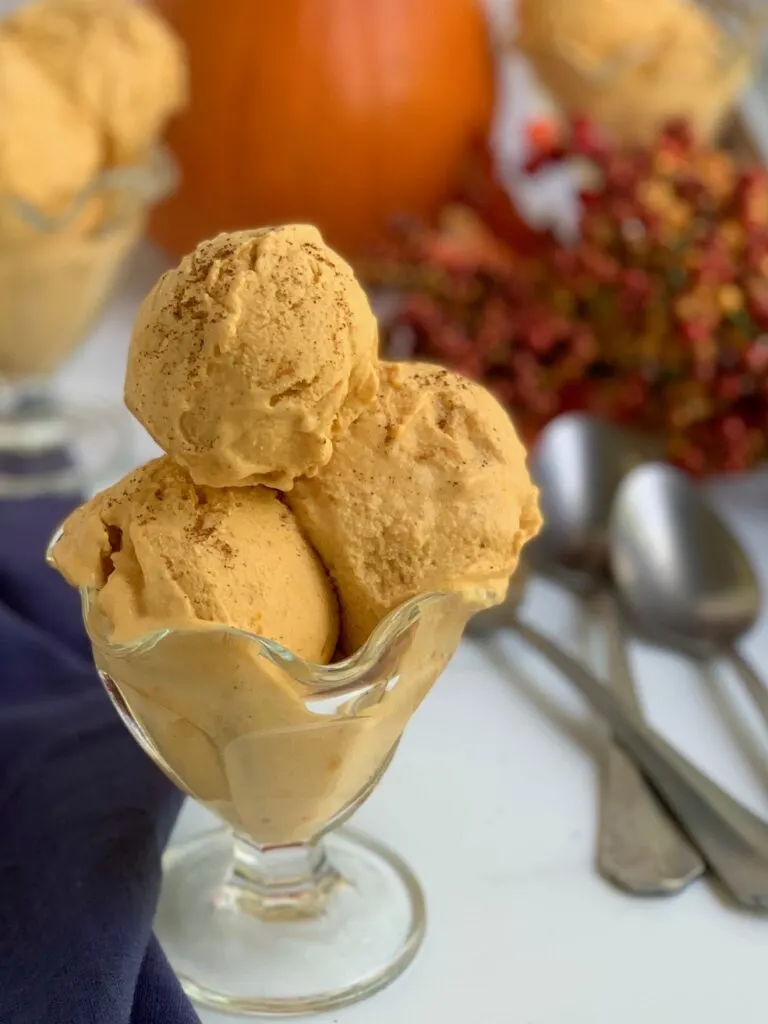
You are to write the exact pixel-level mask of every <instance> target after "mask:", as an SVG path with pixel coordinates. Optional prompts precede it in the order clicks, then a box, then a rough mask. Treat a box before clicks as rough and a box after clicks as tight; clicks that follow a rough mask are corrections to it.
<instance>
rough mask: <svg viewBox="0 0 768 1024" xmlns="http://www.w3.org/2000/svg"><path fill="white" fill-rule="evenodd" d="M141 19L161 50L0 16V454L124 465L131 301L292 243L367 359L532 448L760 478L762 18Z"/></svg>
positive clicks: (765, 92)
mask: <svg viewBox="0 0 768 1024" xmlns="http://www.w3.org/2000/svg"><path fill="white" fill-rule="evenodd" d="M78 6H79V7H80V9H81V14H79V15H76V14H73V13H72V12H73V11H74V10H76V9H77V8H78ZM142 6H143V7H145V8H151V9H152V10H153V11H154V12H157V13H158V14H159V15H160V16H161V17H162V18H163V19H164V21H165V23H166V25H165V26H163V29H162V31H160V30H159V29H158V28H157V25H159V24H162V23H160V22H158V21H157V19H153V26H154V27H152V26H149V27H148V26H145V25H143V24H139V22H138V21H135V19H134V20H131V19H129V18H128V16H127V15H126V14H125V10H126V9H127V8H130V7H131V5H130V4H129V3H128V2H127V0H125V2H120V3H117V2H116V0H104V2H102V3H98V2H94V0H85V3H83V0H59V3H56V2H55V0H37V2H35V3H32V4H28V5H25V4H19V3H18V2H15V0H0V15H2V16H3V17H4V18H5V19H6V20H5V22H4V24H3V29H2V30H0V44H2V46H0V309H1V310H2V312H3V317H2V320H1V321H0V382H1V386H2V392H3V393H2V402H1V403H0V449H3V450H5V451H10V452H13V451H15V450H16V449H24V450H25V451H29V450H34V451H36V452H37V451H39V448H40V445H41V444H44V443H47V442H46V441H45V439H46V438H49V439H50V438H55V439H57V440H58V441H61V439H62V437H63V436H65V433H66V431H69V434H67V435H66V436H68V437H70V438H71V439H73V443H75V442H76V444H77V445H80V447H81V448H82V451H83V452H84V454H83V455H82V458H83V459H85V461H86V462H89V463H92V464H93V467H94V469H95V467H96V465H97V464H100V469H99V472H100V475H101V479H100V480H99V482H102V480H103V479H104V477H105V476H108V477H112V478H113V477H114V476H115V475H116V472H117V471H118V470H117V463H116V461H115V460H114V459H113V458H112V455H113V454H114V448H115V447H116V442H115V443H114V444H113V443H110V445H109V446H108V447H109V453H110V455H109V458H108V457H107V452H106V448H105V445H106V434H107V433H108V432H107V431H106V429H105V424H106V423H107V421H108V419H109V421H110V422H111V423H112V424H113V426H114V431H115V433H116V434H121V433H122V434H124V433H125V432H126V431H130V432H132V433H131V439H130V454H126V452H125V451H123V458H124V459H127V460H128V461H131V462H135V461H137V459H138V458H141V457H144V456H145V455H146V454H149V453H151V452H152V451H153V450H154V449H153V447H152V445H151V444H150V442H149V441H148V440H147V439H146V438H145V437H144V436H143V435H142V434H141V433H140V432H139V428H137V427H136V426H134V425H132V424H129V423H128V418H127V416H126V415H125V414H123V412H122V411H121V410H117V409H116V408H115V406H116V405H117V404H118V402H119V398H120V393H121V388H122V376H123V362H124V357H125V350H126V345H127V340H128V334H129V330H130V323H131V320H132V316H133V314H134V312H135V309H136V306H137V304H138V302H139V301H140V299H141V297H142V296H143V294H145V293H146V291H147V290H148V288H149V287H150V286H151V285H152V283H153V282H154V280H155V279H156V277H157V275H158V274H159V273H160V272H161V271H162V269H164V267H166V266H168V265H170V264H171V263H172V262H175V261H176V260H178V259H179V258H180V257H181V256H182V255H183V254H184V253H185V252H188V251H189V250H191V249H192V248H193V247H194V246H195V244H196V243H197V242H198V241H200V240H201V239H202V238H205V237H209V236H211V235H213V234H215V233H216V232H218V231H221V230H227V229H233V228H239V227H246V226H253V225H257V224H263V223H278V222H282V221H291V220H298V221H311V222H314V223H317V224H318V226H319V227H320V228H321V230H322V231H323V233H324V235H325V237H326V239H327V241H328V242H329V243H330V244H331V245H333V246H334V247H336V248H338V249H339V251H341V252H342V253H343V255H344V256H345V257H347V258H348V259H349V260H350V262H352V264H353V265H354V266H355V269H356V270H357V272H358V274H359V275H360V276H361V277H362V278H363V279H364V280H365V282H366V283H367V285H368V286H369V287H370V289H371V291H372V293H373V295H374V296H375V298H376V302H377V304H378V307H379V310H380V312H381V320H382V345H383V348H384V350H385V352H387V353H391V354H392V355H394V356H396V357H398V358H401V357H407V356H409V355H415V356H418V357H419V358H426V359H429V360H436V361H440V362H443V363H445V364H446V365H449V366H453V367H454V368H456V369H458V370H460V371H461V372H463V373H465V374H467V375H469V376H472V377H475V378H477V379H480V380H483V381H484V382H485V383H487V384H488V385H489V386H490V387H491V388H492V389H493V390H494V392H495V393H496V394H497V395H498V396H499V397H500V398H501V400H502V401H503V402H504V403H505V404H506V405H507V407H508V408H509V410H510V412H511V413H512V415H513V416H514V417H515V419H516V421H517V423H518V424H519V426H520V428H521V430H522V431H523V433H524V434H525V436H526V439H527V440H528V441H529V442H533V441H534V440H535V438H536V437H537V436H538V433H539V431H540V430H541V429H542V427H543V426H544V425H545V424H546V423H548V422H549V421H550V420H551V419H552V418H554V417H555V416H557V415H558V414H560V413H562V412H567V411H572V410H583V409H584V410H589V411H592V412H595V413H597V414H599V415H601V416H604V417H606V418H608V419H610V420H612V421H615V422H619V423H621V424H623V425H625V426H629V427H631V428H632V429H636V430H639V431H642V432H643V434H644V435H645V436H646V437H647V438H648V443H649V444H650V445H651V446H652V448H654V449H655V450H657V451H658V452H659V453H661V454H662V455H663V456H664V457H665V458H668V459H669V460H670V461H672V462H674V463H675V464H677V465H679V466H681V467H683V468H684V469H686V470H688V471H689V472H691V473H693V474H695V475H699V476H701V475H712V474H716V475H719V474H723V473H742V472H744V471H746V470H750V469H752V468H754V467H755V466H757V465H759V464H760V463H761V462H762V461H763V460H764V458H765V457H766V455H767V454H768V279H767V278H766V270H768V177H767V176H766V173H765V171H764V169H763V165H764V163H765V160H766V158H768V77H766V71H765V61H764V59H763V55H764V38H765V28H766V25H767V24H768V7H766V5H765V4H763V3H761V2H759V0H644V2H643V3H642V4H635V3H634V2H631V0H517V2H515V0H487V2H486V3H481V2H480V0H365V2H360V0H358V2H352V0H289V2H283V3H280V4H266V5H264V4H261V5H253V4H252V3H248V2H246V0H230V2H229V3H228V4H227V7H226V17H224V16H222V9H221V8H220V7H218V6H216V5H211V4H207V3H202V2H198V0H157V3H155V4H146V5H142ZM83 9H88V10H89V14H88V16H87V17H86V16H84V15H82V10H83ZM109 11H112V14H109ZM116 11H117V12H118V13H117V14H115V12H116ZM121 11H122V13H120V12H121ZM109 18H113V20H114V23H115V24H117V22H118V21H119V20H120V18H122V19H123V22H124V23H125V24H128V23H129V21H130V25H131V31H130V32H127V33H126V32H124V33H123V37H122V41H121V42H120V43H119V44H118V43H116V42H115V39H116V38H117V32H116V30H114V31H113V34H112V35H110V31H112V29H110V26H109V24H108V22H109ZM100 19H101V21H100ZM134 22H135V24H134ZM94 26H96V27H94ZM3 33H5V35H6V37H7V38H6V42H5V43H3ZM19 53H21V54H22V57H23V58H24V60H25V61H27V62H28V63H27V65H24V66H23V67H22V65H21V60H20V58H19ZM17 62H18V66H17ZM29 62H31V63H32V64H34V69H33V70H34V75H35V76H38V77H39V75H40V74H42V75H43V77H45V78H46V80H47V83H41V82H39V81H38V80H37V78H35V79H34V81H33V78H32V72H31V71H30V67H29V66H28V64H29ZM185 63H186V66H187V68H188V71H187V72H184V64H185ZM3 64H5V69H4V68H3ZM75 68H76V69H77V71H76V72H75V71H74V70H73V69H75ZM67 76H69V77H67ZM51 83H53V85H54V87H55V89H56V90H57V93H56V95H55V96H54V95H52V94H50V89H49V86H50V85H51ZM116 83H120V85H119V88H118V87H117V85H116ZM43 85H45V89H44V88H43ZM118 94H120V96H121V97H122V98H121V99H120V101H119V102H118V100H117V99H115V97H117V96H118ZM109 96H111V97H112V99H111V100H109V102H107V101H106V100H103V97H109ZM62 97H63V99H64V100H66V103H67V111H66V116H65V111H64V109H63V107H61V103H62ZM73 99H74V103H72V102H71V101H72V100H73ZM102 101H103V102H102ZM110 103H111V106H110ZM120 103H122V104H123V106H122V107H121V106H120ZM89 104H90V106H89ZM99 104H101V107H100V106H99ZM102 107H103V109H102ZM3 108H4V109H3ZM73 109H74V112H75V119H74V120H72V122H71V123H70V120H69V118H70V114H71V112H72V110H73ZM84 111H85V112H86V113H87V114H88V115H89V116H91V115H93V118H94V119H95V123H96V126H97V129H98V131H97V139H96V145H97V149H98V152H97V154H96V157H95V159H91V160H90V162H89V160H88V159H87V158H86V156H85V153H86V149H87V146H88V144H89V142H88V139H86V138H85V137H84V135H83V131H82V125H81V124H79V123H78V122H77V117H78V116H80V115H81V114H82V113H83V112H84ZM137 111H140V112H141V116H139V115H138V114H137ZM142 117H143V119H144V122H146V123H144V122H142ZM3 121H5V128H3ZM140 122H141V124H140ZM89 123H90V122H89ZM129 128H130V130H129ZM139 128H141V130H142V131H144V132H145V134H144V135H141V134H140V133H139ZM131 132H133V133H134V134H133V136H132V135H131ZM67 133H68V134H67ZM78 133H79V134H78ZM161 140H163V141H162V142H161ZM20 154H21V155H20ZM81 158H82V159H81ZM3 160H5V161H6V164H7V166H6V168H5V169H4V168H3V167H2V166H1V165H2V162H3ZM51 168H52V169H54V170H55V174H53V173H49V169H51ZM22 334H23V336H24V342H23V344H22V345H20V343H19V337H20V336H21V335H22ZM41 395H45V396H46V397H45V400H44V401H43V400H42V398H41ZM94 402H98V403H100V408H101V412H99V413H96V412H94V414H93V416H92V419H91V422H90V426H89V425H88V424H87V423H84V418H86V417H85V414H84V413H83V411H82V410H83V409H86V408H87V407H91V406H93V404H94ZM41 403H42V404H41ZM67 403H68V404H69V406H72V405H76V406H78V408H79V409H80V411H79V413H78V415H77V416H73V414H72V411H71V408H70V410H69V411H68V412H67V411H66V410H65V408H64V406H65V405H66V404H67ZM106 406H110V407H111V408H110V412H109V417H107V416H106V413H105V412H104V410H105V408H106ZM41 409H44V415H42V414H41ZM30 410H31V412H30ZM46 431H47V432H46ZM89 431H90V435H91V436H90V437H87V434H88V432H89ZM94 435H98V436H94ZM41 439H42V440H41ZM123 447H124V446H123ZM107 466H109V468H108V469H107V468H106V467H107ZM120 468H123V467H122V466H121V467H120ZM10 489H12V488H10Z"/></svg>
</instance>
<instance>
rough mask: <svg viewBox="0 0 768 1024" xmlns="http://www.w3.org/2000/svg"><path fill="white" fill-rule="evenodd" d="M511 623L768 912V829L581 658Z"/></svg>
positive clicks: (736, 884) (729, 880) (732, 881)
mask: <svg viewBox="0 0 768 1024" xmlns="http://www.w3.org/2000/svg"><path fill="white" fill-rule="evenodd" d="M509 625H510V628H511V629H513V630H514V631H515V632H516V633H517V634H518V635H519V636H521V637H522V638H523V639H524V640H526V641H527V642H528V643H529V644H530V645H531V646H532V647H534V648H535V649H536V650H537V651H538V652H539V653H540V654H541V655H542V656H543V657H545V658H546V659H547V660H548V661H550V662H551V663H552V664H553V665H555V667H557V668H558V669H559V670H560V671H561V672H562V673H563V674H564V675H565V676H567V677H568V678H569V679H570V680H571V682H572V683H573V684H574V685H575V686H576V687H577V689H578V690H579V691H580V693H581V694H582V696H583V697H585V698H586V700H587V702H588V703H589V704H591V706H592V707H593V708H594V709H595V710H596V711H597V712H598V713H599V714H601V715H602V716H603V717H604V718H605V719H606V721H607V722H608V724H609V725H610V726H611V728H612V729H613V731H614V733H615V735H616V736H617V737H618V739H620V740H621V742H622V743H623V745H624V746H625V747H626V748H627V750H628V751H629V752H630V753H631V754H632V755H633V757H635V759H636V760H637V762H638V764H639V765H640V766H641V768H642V769H643V771H644V772H645V774H646V775H647V776H648V778H650V779H651V781H652V782H653V783H654V785H655V787H656V789H657V790H658V792H659V795H660V796H661V797H662V799H663V800H664V802H665V803H666V804H667V805H668V806H669V808H670V810H671V811H672V812H673V813H674V815H675V817H676V818H677V820H678V821H679V822H680V823H681V824H682V825H683V826H684V828H685V830H686V831H687V832H688V834H689V836H690V837H691V840H692V841H693V842H694V844H695V845H696V847H697V848H698V849H699V851H700V852H701V853H702V855H703V856H704V858H705V860H706V862H707V864H708V865H709V867H710V868H711V870H712V871H713V873H714V874H715V875H717V877H718V878H719V879H720V881H721V882H722V883H723V885H724V886H725V887H726V888H727V889H728V891H729V892H730V893H731V894H732V896H733V897H734V899H735V900H736V901H737V902H738V903H740V904H742V905H744V906H746V907H752V908H762V909H768V825H766V823H765V822H763V821H761V819H760V818H758V817H757V816H756V815H754V814H752V812H751V811H749V810H748V809H747V808H746V807H744V806H742V805H741V804H740V803H738V801H736V800H734V799H733V797H731V796H729V795H728V793H726V792H725V791H724V790H723V789H721V788H720V787H719V786H718V785H716V784H715V783H714V782H712V780H711V779H709V778H707V776H706V775H704V774H703V773H702V772H700V771H699V770H698V768H696V767H694V765H693V764H691V762H690V761H689V760H688V759H687V758H685V757H683V756H682V754H679V753H678V752H677V751H676V750H675V749H674V747H672V746H671V745H670V744H669V743H667V742H666V740H664V739H662V737H661V736H660V735H659V734H658V733H657V732H656V731H655V730H653V729H651V728H650V727H649V726H647V725H645V724H644V723H643V722H642V720H640V719H638V718H637V716H636V715H635V714H633V712H632V710H631V708H630V707H629V705H628V704H627V703H626V702H625V701H623V700H620V699H619V698H617V697H616V696H614V694H613V693H611V691H610V690H609V689H608V688H607V687H606V686H603V684H602V683H600V682H599V681H598V680H597V678H596V677H595V676H594V675H592V673H591V672H589V671H587V670H586V669H585V668H584V666H583V665H581V664H580V663H579V662H578V661H577V660H576V659H575V658H572V657H571V656H570V655H569V654H567V653H566V652H565V651H563V650H561V649H560V648H559V647H557V646H556V645H555V644H553V643H552V641H550V640H548V639H547V638H546V637H544V636H542V635H541V634H540V633H538V632H537V631H536V630H534V629H531V627H530V626H527V625H525V624H524V623H522V622H520V621H519V620H515V621H514V622H510V624H509Z"/></svg>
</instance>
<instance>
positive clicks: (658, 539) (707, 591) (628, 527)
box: [611, 463, 768, 722]
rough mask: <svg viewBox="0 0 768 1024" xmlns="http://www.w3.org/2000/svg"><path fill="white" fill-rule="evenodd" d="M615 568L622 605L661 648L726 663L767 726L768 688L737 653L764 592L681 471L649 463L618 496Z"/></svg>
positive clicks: (613, 539) (720, 523) (723, 526)
mask: <svg viewBox="0 0 768 1024" xmlns="http://www.w3.org/2000/svg"><path fill="white" fill-rule="evenodd" d="M611 561H612V565H613V571H614V576H615V580H616V584H617V586H618V587H619V588H620V592H621V596H622V600H623V601H624V603H625V604H626V605H627V607H628V608H629V609H630V610H631V612H632V613H633V614H634V615H635V616H636V617H637V619H638V621H639V622H640V623H641V624H642V625H644V626H645V627H646V629H648V631H649V632H650V633H651V634H652V635H653V636H655V637H656V638H657V639H658V640H659V641H660V642H663V643H666V644H668V645H669V646H672V647H675V648H677V649H678V650H679V649H683V650H684V651H685V652H686V653H687V654H691V655H693V656H695V657H699V658H703V659H710V658H717V657H720V658H724V659H726V660H727V661H728V662H730V664H731V665H733V667H734V668H735V669H736V670H737V672H738V674H739V676H740V677H741V679H742V680H743V682H744V684H745V686H746V687H747V690H748V691H749V694H750V696H751V698H752V700H753V701H754V703H755V705H756V706H757V708H758V709H759V710H760V713H761V714H762V716H763V718H764V719H765V720H766V722H768V689H766V687H765V684H764V683H763V681H762V680H761V678H760V676H759V675H758V673H757V672H756V671H755V669H754V668H753V667H752V665H751V664H750V663H749V661H748V660H747V659H746V657H745V656H744V655H743V654H741V653H740V652H739V651H738V650H737V648H736V647H735V643H736V641H737V640H738V639H739V638H740V637H741V636H743V635H744V634H745V633H747V632H748V631H749V630H750V629H751V628H752V626H754V624H755V622H756V620H757V618H758V615H759V613H760V604H761V598H760V586H759V584H758V581H757V577H756V575H755V571H754V569H753V568H752V565H751V563H750V561H749V558H748V557H747V555H746V554H745V552H744V550H743V548H742V547H741V545H740V544H739V542H738V541H737V540H736V538H735V537H734V536H733V534H732V533H731V531H730V530H729V529H728V527H727V526H726V524H725V523H724V522H723V520H722V519H721V518H720V517H719V516H718V514H717V513H716V512H715V510H714V509H713V508H712V506H711V505H710V504H709V502H708V501H707V499H706V498H705V497H704V495H703V494H702V492H701V491H700V490H699V489H698V488H696V487H695V486H694V485H693V484H692V483H691V482H690V481H689V480H688V478H687V477H685V476H684V475H683V474H682V473H680V472H679V471H678V470H676V469H673V468H672V467H670V466H667V465H664V464H662V463H649V464H648V465H646V466H642V467H640V468H638V469H636V470H634V471H633V472H632V473H631V474H630V475H629V476H628V477H627V479H626V480H625V481H624V482H623V483H622V485H621V487H620V488H619V491H618V492H617V496H616V502H615V505H614V510H613V513H612V517H611Z"/></svg>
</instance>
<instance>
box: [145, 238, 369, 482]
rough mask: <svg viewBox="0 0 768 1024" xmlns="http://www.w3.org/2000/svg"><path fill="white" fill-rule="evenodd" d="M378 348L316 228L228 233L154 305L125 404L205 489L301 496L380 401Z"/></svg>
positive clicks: (338, 262)
mask: <svg viewBox="0 0 768 1024" xmlns="http://www.w3.org/2000/svg"><path fill="white" fill-rule="evenodd" d="M377 348H378V335H377V327H376V320H375V318H374V316H373V313H372V312H371V309H370V306H369V304H368V300H367V298H366V296H365V293H364V292H363V290H362V288H361V287H360V285H359V284H358V282H357V280H356V279H355V276H354V274H353V273H352V270H351V269H350V267H349V266H348V265H347V264H346V263H345V262H344V261H343V260H342V259H341V258H340V257H339V256H337V255H336V253H334V252H333V251H332V250H330V249H329V248H328V247H327V246H326V245H325V244H324V242H323V240H322V238H321V236H320V233H319V232H318V231H317V229H316V228H313V227H307V226H304V225H288V226H286V227H279V228H264V229H261V230H255V231H241V232H236V233H233V234H224V235H219V236H218V237H217V238H214V239H213V240H212V241H207V242H203V243H201V244H200V245H199V246H198V247H197V249H196V250H195V251H194V252H193V253H191V254H190V255H189V256H186V257H185V258H184V259H183V260H182V261H181V263H180V264H179V266H178V267H177V268H175V269H174V270H170V271H168V272H167V273H166V274H164V275H163V277H161V278H160V280H159V281H158V283H157V285H156V286H155V287H154V288H153V290H152V291H151V292H150V294H149V295H148V296H147V298H146V299H145V301H144V303H143V305H142V307H141V310H140V311H139V315H138V317H137V320H136V325H135V328H134V332H133V338H132V341H131V348H130V354H129V358H128V371H127V375H126V381H125V400H126V404H127V405H128V408H129V409H130V410H131V411H132V412H133V413H134V415H135V416H136V417H137V419H139V420H140V421H141V423H143V424H144V426H145V427H146V429H147V430H148V431H149V433H150V434H151V435H152V436H153V437H154V439H155V440H156V441H157V443H158V444H159V445H160V446H161V448H163V449H164V450H165V451H166V452H168V454H169V455H171V456H172V457H173V458H174V459H176V460H177V461H178V462H180V463H182V464H183V465H185V466H186V467H187V468H188V469H189V471H190V473H191V475H192V477H193V478H194V479H195V480H196V481H197V482H198V483H205V484H210V485H213V486H219V487H221V486H229V485H248V484H258V483H262V484H269V485H270V486H273V487H278V488H281V489H288V488H290V487H291V486H292V485H293V482H294V480H295V479H296V478H297V477H299V476H311V475H313V474H315V473H316V472H317V471H318V469H319V468H320V467H321V466H323V465H325V463H327V462H328V460H329V459H330V457H331V451H332V446H333V440H334V438H335V437H337V436H339V435H340V434H342V433H343V432H344V430H345V429H346V428H347V427H348V426H349V425H350V424H351V423H352V422H353V421H354V420H355V418H356V417H357V416H358V415H360V413H361V412H362V411H363V409H364V408H365V407H366V404H367V403H368V402H369V401H370V400H371V399H372V398H373V396H374V394H375V393H376V384H377V377H378V369H377Z"/></svg>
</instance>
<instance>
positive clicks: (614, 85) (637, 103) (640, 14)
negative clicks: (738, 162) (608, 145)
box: [517, 0, 768, 142]
mask: <svg viewBox="0 0 768 1024" xmlns="http://www.w3.org/2000/svg"><path fill="white" fill-rule="evenodd" d="M594 6H595V5H594V4H592V3H591V0H586V2H585V0H574V4H573V12H574V13H575V12H578V10H579V8H580V7H583V8H584V12H583V14H582V16H581V22H580V24H579V25H577V26H576V29H575V34H571V33H572V32H574V25H575V24H576V23H575V21H574V18H573V17H571V16H570V15H569V18H568V20H567V22H566V25H565V26H560V25H558V24H555V25H554V28H553V29H552V30H551V31H550V28H549V27H547V26H549V21H547V20H544V14H543V13H542V14H541V15H540V14H538V13H537V14H536V15H535V17H532V16H531V15H530V14H528V15H525V17H524V18H523V24H522V26H521V31H520V35H519V37H518V40H517V42H518V46H519V48H520V49H521V50H522V52H523V53H524V54H525V55H526V56H527V57H528V58H529V59H530V60H531V62H532V64H533V66H534V69H535V71H536V74H537V76H538V79H539V81H540V82H541V84H542V85H543V86H544V88H545V90H546V91H547V92H548V93H549V95H550V96H551V97H552V98H553V99H554V101H555V103H556V104H557V105H559V106H561V107H562V108H564V109H565V110H566V111H568V112H569V113H575V114H586V115H587V116H588V117H589V118H590V119H591V120H593V121H595V122H597V123H599V124H601V125H603V126H605V127H607V128H608V129H609V130H610V131H611V132H612V133H613V134H614V135H615V136H616V137H617V138H620V139H623V140H626V141H631V142H645V141H648V140H649V139H651V138H653V137H654V135H656V133H657V132H658V131H659V130H660V129H661V128H662V127H663V126H664V125H665V124H666V123H667V122H668V121H670V120H673V119H674V120H676V119H678V118H681V117H682V118H684V119H685V120H686V121H687V122H688V123H689V124H690V125H691V127H692V128H693V130H694V131H695V133H696V134H697V135H698V136H700V137H701V138H703V139H710V138H712V137H714V136H715V135H716V134H717V133H718V131H719V130H720V129H721V127H722V126H723V124H724V123H725V121H726V120H727V118H728V117H729V115H730V114H731V112H732V109H733V107H734V104H735V102H736V100H737V98H738V96H739V94H740V93H741V92H742V91H743V90H744V88H745V87H746V86H747V84H748V83H749V80H750V77H751V76H752V75H753V73H754V71H755V68H756V65H757V64H758V62H759V60H760V59H761V51H762V39H763V37H764V33H765V30H766V27H768V14H767V13H766V8H765V4H764V3H763V2H762V0H677V2H676V3H670V4H668V5H663V7H659V12H658V18H657V20H656V21H654V20H653V19H651V17H650V15H649V14H648V12H647V11H646V10H645V8H643V6H642V5H641V4H637V5H634V4H627V5H624V6H622V5H621V4H618V5H614V7H613V8H612V9H611V17H610V19H609V20H608V23H606V24H604V25H602V26H601V27H599V28H598V29H597V30H595V28H594V22H593V19H592V18H590V13H593V8H594ZM598 6H599V8H600V11H601V13H602V14H603V15H605V12H606V10H608V8H607V7H604V6H603V5H598ZM548 8H549V5H548V3H546V0H544V2H543V3H542V4H541V6H540V7H539V8H536V7H535V6H534V4H533V3H530V4H528V9H529V10H530V11H534V10H538V11H541V12H546V11H547V10H548ZM553 10H554V8H553ZM598 18H599V15H598ZM569 30H570V31H569Z"/></svg>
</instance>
